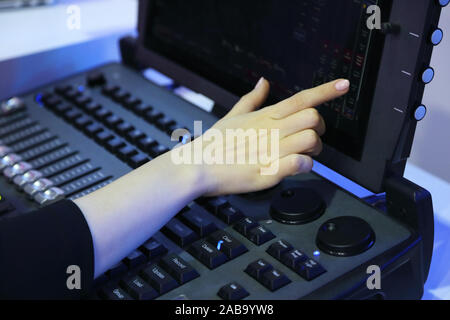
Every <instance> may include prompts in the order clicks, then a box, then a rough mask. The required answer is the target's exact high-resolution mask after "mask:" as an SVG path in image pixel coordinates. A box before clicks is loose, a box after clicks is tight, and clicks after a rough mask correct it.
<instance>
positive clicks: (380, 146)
mask: <svg viewBox="0 0 450 320" xmlns="http://www.w3.org/2000/svg"><path fill="white" fill-rule="evenodd" d="M387 2H389V6H392V8H391V10H390V15H389V17H387V19H388V20H386V21H390V22H393V23H395V24H397V25H400V26H402V27H401V30H400V32H399V33H398V34H388V35H387V36H386V38H385V40H384V47H383V51H382V56H381V62H380V66H379V71H378V76H377V80H376V86H375V91H374V92H373V93H372V99H371V111H370V116H369V121H368V127H367V131H366V139H365V143H364V147H363V151H362V155H361V159H360V160H355V159H354V158H352V157H350V156H348V155H346V154H344V153H342V152H339V151H337V150H336V149H334V148H332V147H330V146H328V145H326V144H325V145H324V149H323V152H322V153H321V155H320V156H319V157H317V160H318V161H319V162H321V163H323V164H324V165H326V166H327V167H329V168H331V169H333V170H335V171H336V172H338V173H340V174H341V175H343V176H345V177H347V178H349V179H351V180H353V181H355V182H356V183H358V184H360V185H361V186H363V187H365V188H367V189H369V190H371V191H373V192H375V193H381V192H384V181H385V179H386V178H387V177H390V176H392V175H399V176H403V172H404V168H405V165H406V160H407V158H408V157H409V153H410V150H411V146H412V141H413V137H414V132H415V129H416V121H415V120H414V119H413V117H412V116H411V112H412V110H413V108H414V107H415V106H416V105H418V104H419V103H420V101H421V100H422V96H423V92H424V85H423V84H422V83H420V81H419V80H420V76H419V74H420V72H421V70H422V69H423V68H424V67H426V66H428V65H429V63H430V60H431V53H432V48H433V47H432V45H430V44H429V43H428V42H427V36H428V33H429V28H430V26H433V25H436V26H437V25H438V22H439V16H440V11H441V8H440V6H438V5H437V4H436V3H434V1H413V2H411V1H404V0H382V1H381V7H382V5H383V3H387ZM151 6H152V0H140V1H139V19H138V31H139V37H138V47H137V52H136V59H137V61H139V62H140V63H143V64H145V65H146V66H149V67H153V68H155V69H157V70H159V71H160V72H162V73H165V74H167V75H168V76H169V77H171V78H173V79H174V80H175V81H177V82H179V83H181V84H185V85H186V86H187V87H189V88H190V89H192V90H194V91H197V92H200V93H202V94H204V95H206V96H208V97H210V98H211V99H213V100H214V101H216V103H217V106H216V108H215V110H216V111H217V114H219V115H221V114H223V113H224V112H226V110H227V109H228V108H229V107H231V106H233V105H234V104H235V103H236V102H237V101H238V100H239V97H237V96H235V95H234V94H232V93H230V92H228V91H227V90H225V89H224V88H221V87H220V86H218V85H216V84H214V83H213V82H211V81H209V80H207V79H205V78H203V77H201V76H199V75H197V74H195V73H193V72H191V71H189V70H187V69H186V68H184V67H183V66H181V65H178V64H176V63H174V62H173V61H171V60H170V59H167V58H166V57H164V56H161V55H159V54H158V53H156V52H154V51H152V50H150V49H148V48H146V47H145V39H146V32H147V30H146V27H147V25H148V19H149V17H150V16H151V14H150V10H151ZM382 8H383V7H382ZM411 34H414V35H418V36H419V37H416V36H411ZM405 52H407V53H408V55H405ZM403 71H407V73H409V74H410V76H408V75H407V74H405V73H404V72H403ZM222 106H223V107H222Z"/></svg>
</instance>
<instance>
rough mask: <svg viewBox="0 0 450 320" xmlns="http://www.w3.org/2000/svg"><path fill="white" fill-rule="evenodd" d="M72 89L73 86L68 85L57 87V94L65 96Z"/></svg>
mask: <svg viewBox="0 0 450 320" xmlns="http://www.w3.org/2000/svg"><path fill="white" fill-rule="evenodd" d="M72 88H73V87H72V86H71V85H67V84H63V85H58V86H56V87H55V92H56V93H58V94H64V93H66V92H67V91H69V90H70V89H72Z"/></svg>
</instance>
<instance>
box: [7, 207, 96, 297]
mask: <svg viewBox="0 0 450 320" xmlns="http://www.w3.org/2000/svg"><path fill="white" fill-rule="evenodd" d="M69 266H78V267H79V270H80V272H79V273H78V272H77V271H75V272H74V271H72V270H71V269H70V268H69ZM68 268H69V271H70V272H69V273H68ZM78 274H79V275H80V277H79V279H80V281H79V282H78V283H80V284H81V289H77V288H74V286H76V284H77V279H76V277H77V275H78ZM93 275H94V249H93V243H92V236H91V232H90V230H89V226H88V224H87V222H86V220H85V218H84V215H83V214H82V212H81V211H80V209H79V208H78V207H77V206H76V205H75V203H73V202H72V201H69V200H63V201H60V202H57V203H54V204H52V205H49V206H47V207H45V208H43V209H40V210H37V211H34V212H30V213H27V214H23V215H21V216H17V217H13V218H9V219H4V220H1V221H0V298H2V299H75V298H80V297H81V296H83V295H84V294H86V293H87V292H88V291H89V289H90V287H91V285H92V282H93V278H94V277H93ZM69 278H70V279H69ZM68 279H69V281H68ZM68 282H69V286H68ZM68 287H70V288H72V289H69V288H68Z"/></svg>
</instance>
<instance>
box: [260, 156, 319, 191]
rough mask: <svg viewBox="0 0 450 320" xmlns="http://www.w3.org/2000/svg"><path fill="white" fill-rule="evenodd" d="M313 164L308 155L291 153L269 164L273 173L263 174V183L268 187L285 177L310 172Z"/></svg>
mask: <svg viewBox="0 0 450 320" xmlns="http://www.w3.org/2000/svg"><path fill="white" fill-rule="evenodd" d="M313 164H314V163H313V160H312V158H311V157H310V156H307V155H302V154H291V155H288V156H286V157H283V158H280V159H278V160H276V161H275V162H274V163H273V164H272V166H271V167H272V168H273V169H274V170H273V173H274V174H272V175H265V176H263V177H264V178H265V179H266V181H265V185H266V187H270V186H271V185H275V184H277V183H278V182H279V181H281V180H282V179H284V178H286V177H289V176H293V175H297V174H300V173H307V172H310V171H311V170H312V167H313ZM266 169H267V168H266ZM261 170H263V169H261Z"/></svg>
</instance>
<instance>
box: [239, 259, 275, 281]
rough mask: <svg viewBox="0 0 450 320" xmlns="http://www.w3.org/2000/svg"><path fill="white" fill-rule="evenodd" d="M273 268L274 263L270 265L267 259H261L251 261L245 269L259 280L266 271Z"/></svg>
mask: <svg viewBox="0 0 450 320" xmlns="http://www.w3.org/2000/svg"><path fill="white" fill-rule="evenodd" d="M272 269H273V267H272V265H270V264H269V263H268V262H267V261H266V260H263V259H259V260H256V261H255V262H252V263H250V264H249V265H248V266H247V268H246V269H245V270H244V271H245V272H246V273H247V274H248V275H250V276H251V277H252V278H254V279H256V280H258V281H259V280H260V279H261V277H262V275H263V274H264V273H266V272H268V271H270V270H272Z"/></svg>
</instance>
